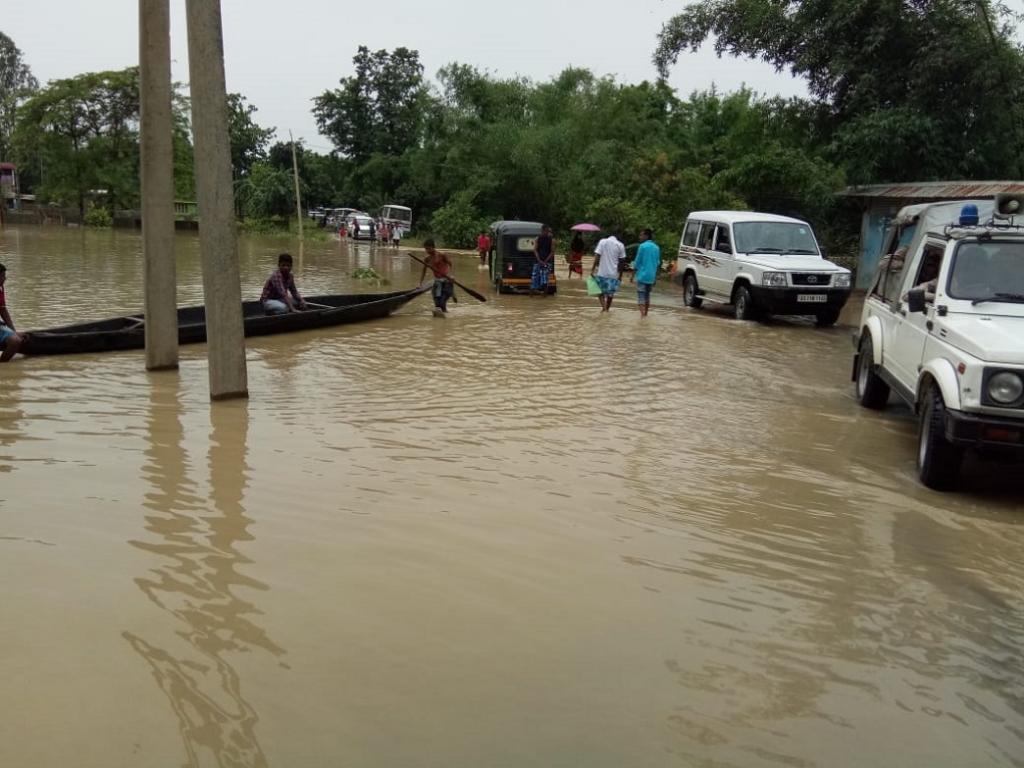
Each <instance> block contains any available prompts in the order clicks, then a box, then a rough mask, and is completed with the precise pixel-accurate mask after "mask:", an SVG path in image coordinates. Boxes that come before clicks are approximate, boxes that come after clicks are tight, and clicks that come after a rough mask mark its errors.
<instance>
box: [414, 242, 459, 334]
mask: <svg viewBox="0 0 1024 768" xmlns="http://www.w3.org/2000/svg"><path fill="white" fill-rule="evenodd" d="M423 250H424V251H426V252H427V258H426V259H424V261H425V262H426V263H425V264H424V265H423V272H422V273H421V274H420V282H421V283H422V282H423V279H424V278H425V277H426V276H427V267H430V271H431V272H433V273H434V289H433V291H432V293H433V296H434V315H435V316H440V317H443V316H444V314H445V313H446V312H447V311H448V299H450V298H451V297H452V293H453V292H454V286H453V285H452V278H451V272H452V258H451V256H449V255H448V254H447V253H441V252H440V251H438V250H437V249H436V248H435V247H434V241H433V240H427V241H425V242H424V243H423Z"/></svg>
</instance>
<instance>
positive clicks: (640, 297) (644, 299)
mask: <svg viewBox="0 0 1024 768" xmlns="http://www.w3.org/2000/svg"><path fill="white" fill-rule="evenodd" d="M652 237H654V233H653V232H651V230H649V229H644V230H641V232H640V247H639V248H638V249H637V251H636V259H635V260H634V261H633V272H634V274H635V275H636V301H637V304H639V305H640V316H641V317H647V312H648V311H649V310H650V309H651V289H653V288H654V283H655V281H656V280H657V279H658V270H659V269H660V268H661V248H659V247H658V244H657V243H655V242H654V240H652V239H651V238H652Z"/></svg>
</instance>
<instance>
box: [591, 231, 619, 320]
mask: <svg viewBox="0 0 1024 768" xmlns="http://www.w3.org/2000/svg"><path fill="white" fill-rule="evenodd" d="M624 258H626V247H625V246H624V245H623V244H622V241H620V240H619V238H617V237H616V236H615V235H608V237H606V238H604V239H603V240H601V242H599V243H598V244H597V247H596V248H595V249H594V266H593V267H591V269H590V274H591V275H594V274H596V275H597V283H598V285H600V286H601V295H600V296H598V297H597V298H598V300H599V301H600V302H601V311H602V312H607V311H608V310H610V309H611V308H612V299H614V298H615V292H616V291H618V290H619V282H620V281H619V261H620V260H621V259H624Z"/></svg>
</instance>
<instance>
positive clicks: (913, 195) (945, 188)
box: [839, 181, 1024, 289]
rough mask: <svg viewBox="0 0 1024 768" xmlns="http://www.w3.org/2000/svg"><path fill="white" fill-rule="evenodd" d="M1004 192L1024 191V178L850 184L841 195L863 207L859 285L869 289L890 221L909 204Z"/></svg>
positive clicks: (981, 198) (973, 198) (971, 198)
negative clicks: (1010, 179)
mask: <svg viewBox="0 0 1024 768" xmlns="http://www.w3.org/2000/svg"><path fill="white" fill-rule="evenodd" d="M1001 193H1013V194H1024V181H925V182H909V183H903V184H868V185H864V186H855V187H847V188H846V189H845V190H843V191H842V192H840V193H839V194H840V195H842V196H843V197H845V198H847V199H848V200H851V201H853V202H855V203H858V204H859V205H860V207H861V210H862V212H863V213H862V217H861V227H860V251H859V254H858V258H857V288H862V289H866V288H867V287H868V283H869V282H870V281H871V277H872V275H874V273H875V268H876V267H877V266H878V261H879V259H880V258H881V257H882V253H881V250H882V242H883V238H884V236H885V230H886V227H888V226H889V222H891V221H892V219H893V217H894V216H895V215H896V214H897V213H898V212H899V210H900V209H901V208H903V207H904V206H907V205H917V204H918V203H937V202H942V201H945V200H984V199H988V200H991V199H992V198H993V197H995V196H996V195H998V194H1001Z"/></svg>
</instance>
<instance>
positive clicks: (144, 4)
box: [139, 0, 178, 371]
mask: <svg viewBox="0 0 1024 768" xmlns="http://www.w3.org/2000/svg"><path fill="white" fill-rule="evenodd" d="M139 78H140V80H139V91H140V93H139V101H140V112H141V120H140V141H139V149H140V169H141V177H142V255H143V270H142V271H143V283H144V286H143V297H144V304H143V306H144V308H145V317H146V325H145V334H146V368H147V369H148V370H151V371H155V370H165V369H174V368H177V367H178V301H177V298H178V297H177V275H176V273H175V265H174V156H173V148H172V139H171V135H172V133H171V132H172V125H171V21H170V9H169V3H168V0H139Z"/></svg>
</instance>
